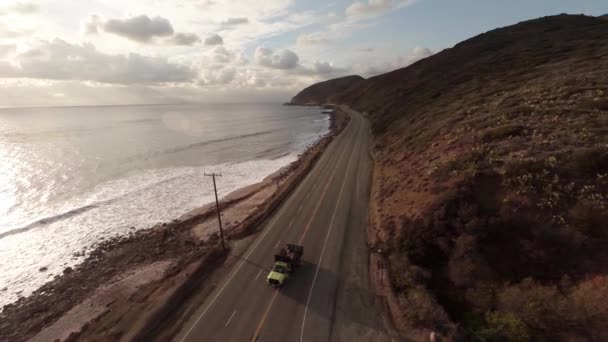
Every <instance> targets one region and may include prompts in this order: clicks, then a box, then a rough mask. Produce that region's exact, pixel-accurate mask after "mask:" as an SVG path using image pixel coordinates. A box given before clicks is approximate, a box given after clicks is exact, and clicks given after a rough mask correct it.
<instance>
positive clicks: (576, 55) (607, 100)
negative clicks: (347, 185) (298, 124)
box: [319, 15, 608, 341]
mask: <svg viewBox="0 0 608 342" xmlns="http://www.w3.org/2000/svg"><path fill="white" fill-rule="evenodd" d="M606 37H608V21H606V20H605V19H600V18H594V17H586V16H569V15H560V16H554V17H546V18H540V19H537V20H532V21H528V22H523V23H520V24H517V25H514V26H510V27H506V28H501V29H497V30H493V31H490V32H487V33H484V34H481V35H479V36H477V37H474V38H472V39H469V40H467V41H464V42H462V43H459V44H457V45H456V46H454V47H453V48H451V49H448V50H445V51H442V52H440V53H438V54H436V55H434V56H431V57H429V58H426V59H424V60H421V61H419V62H417V63H415V64H413V65H411V66H409V67H407V68H404V69H399V70H395V71H393V72H390V73H387V74H383V75H379V76H376V77H373V78H370V79H367V80H364V81H360V82H358V83H357V84H356V85H354V86H352V87H350V88H348V89H346V90H342V91H340V92H339V93H338V92H336V93H333V94H325V97H324V98H329V99H331V100H332V101H333V102H334V103H342V104H347V105H349V106H351V107H353V108H355V109H358V110H359V111H361V112H366V113H367V114H368V115H369V117H370V120H371V122H372V127H373V131H374V136H375V146H374V150H373V154H374V159H375V173H374V177H375V184H376V186H375V189H374V193H373V201H374V202H375V204H376V206H375V207H377V210H376V212H374V213H373V214H374V216H375V217H376V220H375V221H376V227H375V228H376V235H377V236H376V237H374V239H375V240H377V243H378V244H380V245H382V246H383V247H384V248H385V249H386V250H387V252H388V254H389V258H390V271H391V283H392V286H393V288H394V290H395V292H396V294H397V296H398V301H399V304H400V305H401V307H402V308H403V312H402V313H400V315H401V317H397V321H398V322H401V323H400V324H403V325H405V326H407V328H424V329H434V330H436V331H439V332H441V333H443V334H445V335H451V336H458V337H462V338H471V339H472V338H473V336H476V338H477V339H479V338H480V337H481V338H483V339H486V340H521V341H523V340H543V339H549V340H573V339H574V340H581V341H586V340H608V326H607V325H606V324H605V322H608V267H607V266H606V265H608V249H607V248H606V243H607V242H608V224H607V222H608V43H607V42H606ZM322 98H323V97H319V99H322ZM453 323H458V325H454V324H453Z"/></svg>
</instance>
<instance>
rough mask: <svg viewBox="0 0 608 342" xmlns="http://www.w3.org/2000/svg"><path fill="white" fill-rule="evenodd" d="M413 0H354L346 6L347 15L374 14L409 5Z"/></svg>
mask: <svg viewBox="0 0 608 342" xmlns="http://www.w3.org/2000/svg"><path fill="white" fill-rule="evenodd" d="M413 2H414V0H367V1H355V2H353V3H352V4H351V5H350V6H348V7H347V8H346V15H347V16H348V17H362V16H374V15H377V14H380V13H382V12H386V11H389V10H392V9H395V8H399V7H404V6H407V5H410V4H412V3H413Z"/></svg>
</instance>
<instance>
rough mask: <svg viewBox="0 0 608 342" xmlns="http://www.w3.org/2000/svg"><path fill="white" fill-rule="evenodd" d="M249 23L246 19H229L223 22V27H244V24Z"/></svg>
mask: <svg viewBox="0 0 608 342" xmlns="http://www.w3.org/2000/svg"><path fill="white" fill-rule="evenodd" d="M248 23H249V19H247V18H245V17H238V18H228V19H226V20H224V21H222V22H221V25H222V26H237V25H243V24H248Z"/></svg>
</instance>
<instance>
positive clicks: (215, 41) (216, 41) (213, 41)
mask: <svg viewBox="0 0 608 342" xmlns="http://www.w3.org/2000/svg"><path fill="white" fill-rule="evenodd" d="M222 44H224V39H222V37H220V35H218V34H213V35H211V36H209V37H207V39H205V45H222Z"/></svg>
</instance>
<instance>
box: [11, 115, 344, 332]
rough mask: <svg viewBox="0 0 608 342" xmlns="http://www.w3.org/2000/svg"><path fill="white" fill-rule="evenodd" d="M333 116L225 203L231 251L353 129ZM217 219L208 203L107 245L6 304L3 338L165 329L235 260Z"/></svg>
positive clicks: (102, 245)
mask: <svg viewBox="0 0 608 342" xmlns="http://www.w3.org/2000/svg"><path fill="white" fill-rule="evenodd" d="M329 115H330V127H329V133H328V134H327V135H325V136H324V137H321V138H320V139H319V140H317V141H316V142H315V143H314V144H312V145H311V146H309V147H308V148H307V149H306V150H305V152H303V153H302V154H301V155H299V156H298V159H297V160H296V161H294V162H293V163H291V164H289V165H287V166H285V167H283V168H281V169H280V170H278V171H276V172H274V173H273V174H271V175H268V176H267V177H266V178H265V179H264V180H263V181H262V182H260V183H256V184H252V185H248V186H245V187H244V188H241V189H238V190H236V191H233V192H232V193H230V194H228V195H226V196H225V197H223V198H222V200H221V201H220V207H221V208H222V216H229V217H230V220H228V219H226V218H225V219H223V223H224V225H225V235H226V238H227V240H228V241H229V245H233V244H237V243H238V242H239V240H246V239H245V238H247V237H251V236H253V235H254V234H256V233H257V231H258V230H257V227H258V225H259V223H260V222H262V221H263V220H264V219H265V218H266V217H268V216H269V215H270V214H272V212H273V211H274V209H275V208H276V207H278V206H279V205H280V203H281V202H282V200H283V199H284V198H285V197H287V196H288V195H289V193H290V192H291V190H292V189H293V188H295V187H296V186H297V184H298V183H299V180H301V179H302V178H303V175H305V174H306V173H307V172H308V170H310V169H311V168H312V166H313V165H314V163H315V161H316V160H317V159H318V157H319V156H320V155H321V154H322V153H323V151H324V150H325V148H326V147H327V145H329V143H330V142H331V140H332V139H333V137H334V136H335V135H337V134H338V133H339V132H340V131H341V130H342V129H343V128H344V127H345V126H346V124H347V117H346V116H345V115H343V114H339V113H338V111H334V112H333V113H331V114H329ZM277 182H278V187H277ZM215 215H216V212H215V205H214V204H208V205H205V206H203V207H201V208H197V209H195V210H192V211H190V212H189V213H187V214H185V215H183V216H181V217H179V218H177V219H175V220H173V221H171V222H168V223H163V224H160V225H156V226H153V227H150V228H148V229H144V230H140V231H137V232H132V233H130V234H129V235H126V236H122V237H116V238H113V239H109V240H106V241H102V242H100V243H99V244H97V245H96V246H94V248H93V252H92V253H91V254H90V255H89V256H88V257H87V258H86V259H85V261H83V262H82V263H81V264H79V265H78V266H76V267H74V269H72V268H69V267H68V268H66V269H65V270H64V271H63V274H62V275H61V276H56V278H55V279H53V280H52V281H50V282H49V283H46V284H45V285H44V286H42V287H41V288H39V289H37V290H36V291H34V292H33V293H32V294H31V295H30V296H28V297H22V298H20V299H19V300H18V301H17V302H15V303H12V304H9V305H6V306H5V307H4V309H3V311H2V312H0V335H2V336H3V337H4V338H7V339H9V340H14V341H21V340H27V339H30V338H33V339H32V340H41V341H42V340H78V339H103V338H105V339H107V338H111V339H114V340H118V339H123V338H136V337H139V338H140V339H141V337H142V336H145V335H146V334H149V333H151V331H153V330H154V331H156V330H158V329H160V328H159V327H161V328H162V326H163V324H160V325H159V322H160V323H165V322H164V321H163V320H166V319H167V316H168V315H169V313H171V312H172V311H173V310H175V309H176V308H177V307H179V306H181V305H182V304H184V302H185V301H187V300H188V299H189V296H190V295H191V294H192V292H194V290H195V289H196V288H198V287H199V286H200V285H201V283H202V280H204V278H205V276H208V275H209V274H210V273H212V272H213V271H214V270H216V269H218V268H221V266H222V264H223V263H224V261H226V259H227V257H228V255H229V253H230V250H228V251H223V250H222V249H221V246H220V244H219V236H218V233H217V232H216V230H217V217H216V216H215ZM213 229H215V230H213ZM249 240H251V239H249ZM150 327H152V328H153V329H152V330H151V329H150Z"/></svg>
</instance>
